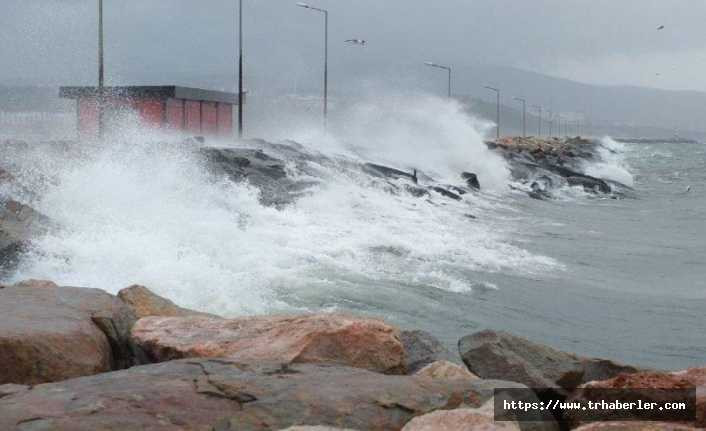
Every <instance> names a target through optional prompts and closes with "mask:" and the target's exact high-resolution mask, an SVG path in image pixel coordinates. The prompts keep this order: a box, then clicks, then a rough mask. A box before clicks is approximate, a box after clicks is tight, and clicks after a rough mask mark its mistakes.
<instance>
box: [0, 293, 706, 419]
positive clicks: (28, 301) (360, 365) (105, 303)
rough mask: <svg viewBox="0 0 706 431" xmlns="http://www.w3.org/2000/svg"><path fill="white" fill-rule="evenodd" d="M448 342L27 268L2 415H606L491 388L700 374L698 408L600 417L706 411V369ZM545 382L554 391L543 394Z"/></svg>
mask: <svg viewBox="0 0 706 431" xmlns="http://www.w3.org/2000/svg"><path fill="white" fill-rule="evenodd" d="M159 313H164V314H166V315H168V316H171V317H166V316H159V315H158V314H159ZM138 315H142V316H147V317H142V318H141V319H139V320H137V319H138ZM439 345H440V344H439V343H438V340H435V339H434V338H433V336H431V335H429V334H426V333H423V332H420V331H404V330H401V329H399V328H396V327H394V326H392V325H389V324H388V323H385V322H384V321H382V320H379V319H371V318H369V317H354V316H349V315H340V314H319V315H302V316H256V317H245V318H238V319H224V318H220V317H217V316H210V315H204V314H203V313H199V312H196V311H192V310H188V309H185V308H182V307H179V306H178V305H176V304H174V303H172V302H171V301H169V300H168V299H166V298H161V297H159V296H158V295H156V294H154V293H153V292H151V291H149V289H147V288H145V287H139V286H133V287H131V288H128V289H126V290H123V291H122V292H121V294H120V296H113V295H110V294H108V293H106V292H104V291H101V290H98V289H87V288H75V287H60V286H57V285H56V284H54V283H52V282H49V281H28V282H23V283H19V284H16V285H13V286H5V287H2V288H0V360H1V361H2V363H3V364H7V365H9V366H6V367H3V368H2V370H1V371H0V429H3V430H8V431H9V430H22V431H24V430H29V429H51V430H58V431H61V430H72V431H73V430H79V431H80V430H91V431H94V430H98V431H100V430H114V429H120V430H125V431H132V430H135V431H137V430H144V429H149V430H165V431H167V430H185V431H186V430H204V431H213V430H219V431H220V430H223V431H229V430H245V431H247V430H281V429H287V428H290V427H304V428H300V429H307V427H309V429H317V428H311V427H325V428H324V429H326V427H328V428H337V429H349V430H359V431H368V430H401V429H404V430H407V431H415V430H494V429H499V430H510V429H513V430H515V429H521V430H533V431H535V430H536V431H545V430H546V431H555V430H558V429H560V427H561V428H562V429H569V428H570V427H578V426H583V427H584V428H583V429H598V428H596V426H597V425H584V424H581V423H580V422H578V421H575V420H574V419H573V418H572V417H571V416H569V415H563V414H557V415H555V416H554V417H553V419H549V420H545V421H543V422H521V421H520V422H517V421H514V420H510V421H508V422H498V421H495V420H494V418H493V402H494V396H495V395H496V393H495V390H496V389H497V390H500V392H499V393H500V394H502V395H503V396H504V397H507V399H510V400H513V399H517V398H514V397H516V396H517V395H516V394H515V393H513V392H510V390H513V389H522V390H523V391H524V393H525V395H524V396H523V398H522V400H523V401H527V400H528V398H527V396H526V395H527V394H530V395H531V397H530V401H532V402H541V401H543V400H545V399H546V397H547V396H549V395H551V396H560V397H561V399H581V397H582V396H583V393H582V390H583V389H584V388H587V387H603V388H614V387H615V388H618V387H619V388H625V387H650V388H653V387H659V388H662V387H696V388H697V418H698V419H697V422H696V423H693V424H676V425H671V424H663V426H662V427H659V426H658V427H657V428H655V424H654V423H647V422H644V423H643V422H634V423H632V424H633V425H630V426H631V427H629V428H625V427H624V426H623V425H621V424H623V423H620V422H614V423H612V425H610V426H611V427H612V428H611V427H608V425H606V427H607V428H600V429H615V430H619V429H631V430H653V429H654V430H656V429H689V427H693V426H703V425H704V424H703V420H704V419H703V418H704V406H705V405H706V404H705V403H704V396H703V394H704V392H703V387H704V385H705V384H706V378H705V377H704V376H706V372H704V369H692V370H686V371H682V372H657V371H645V370H640V369H639V368H638V367H633V366H629V365H622V364H617V363H614V362H612V361H609V360H605V359H594V358H584V357H579V356H577V355H573V354H571V353H566V352H561V351H559V350H556V349H553V348H551V347H548V346H543V345H541V344H537V343H533V342H531V341H529V340H525V339H522V338H520V337H517V336H514V335H512V334H507V333H503V332H493V331H482V332H479V333H475V334H470V335H468V336H466V337H463V338H462V339H461V341H460V342H459V353H460V354H461V357H462V358H463V362H464V364H462V365H459V364H455V363H452V362H449V361H448V360H446V359H438V358H442V357H448V356H450V353H449V352H447V351H445V350H444V349H440V348H439ZM415 357H416V358H418V360H414V361H412V362H410V360H409V358H415ZM433 359H435V360H434V361H433V362H430V363H427V362H429V361H432V360H433ZM154 362H157V363H154ZM421 364H426V365H425V366H424V367H422V368H421V369H419V370H416V372H412V370H410V369H409V368H416V367H418V366H420V365H421ZM408 366H409V368H408ZM40 383H44V384H40ZM535 385H540V386H542V387H544V388H549V389H550V390H551V392H552V393H551V394H547V393H544V392H534V393H533V392H532V390H531V389H530V388H533V389H534V388H536V386H535ZM535 390H537V389H535ZM621 427H622V428H621ZM670 427H671V428H670ZM294 429H297V428H294Z"/></svg>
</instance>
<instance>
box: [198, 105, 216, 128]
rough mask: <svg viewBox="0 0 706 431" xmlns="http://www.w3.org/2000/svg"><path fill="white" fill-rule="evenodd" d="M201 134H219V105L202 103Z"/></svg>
mask: <svg viewBox="0 0 706 431" xmlns="http://www.w3.org/2000/svg"><path fill="white" fill-rule="evenodd" d="M201 132H202V133H203V134H205V135H216V134H218V104H216V103H214V102H201Z"/></svg>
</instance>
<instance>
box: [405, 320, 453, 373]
mask: <svg viewBox="0 0 706 431" xmlns="http://www.w3.org/2000/svg"><path fill="white" fill-rule="evenodd" d="M400 339H401V340H402V344H403V345H404V349H405V352H407V358H406V368H407V371H408V372H409V373H416V372H417V371H419V370H420V369H422V368H424V367H426V366H427V365H429V364H431V363H433V362H437V361H451V359H452V356H451V353H450V352H449V351H448V349H446V347H444V345H443V344H442V343H441V341H439V340H438V339H437V338H436V337H434V336H433V335H431V334H430V333H428V332H426V331H418V330H416V331H402V332H401V334H400ZM457 358H458V357H457Z"/></svg>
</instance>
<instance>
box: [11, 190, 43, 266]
mask: <svg viewBox="0 0 706 431" xmlns="http://www.w3.org/2000/svg"><path fill="white" fill-rule="evenodd" d="M48 227H49V219H48V218H47V217H45V216H44V215H42V214H40V213H38V212H37V211H35V210H34V209H32V208H31V207H29V206H27V205H24V204H22V203H20V202H17V201H14V200H5V201H3V200H2V199H0V276H2V275H3V274H4V273H8V272H10V271H12V270H13V269H14V268H15V266H16V265H17V263H18V261H19V258H20V256H21V255H22V253H23V252H24V251H25V250H26V249H27V247H28V245H29V242H30V241H31V239H32V238H35V237H37V236H39V235H41V234H43V233H44V232H46V229H47V228H48Z"/></svg>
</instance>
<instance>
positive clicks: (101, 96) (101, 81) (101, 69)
mask: <svg viewBox="0 0 706 431" xmlns="http://www.w3.org/2000/svg"><path fill="white" fill-rule="evenodd" d="M103 40H104V38H103V0H98V137H99V138H101V139H102V138H103V132H104V131H103V129H104V127H103V126H104V117H105V112H104V111H105V62H104V59H103V57H104V53H103V52H104V51H103Z"/></svg>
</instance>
